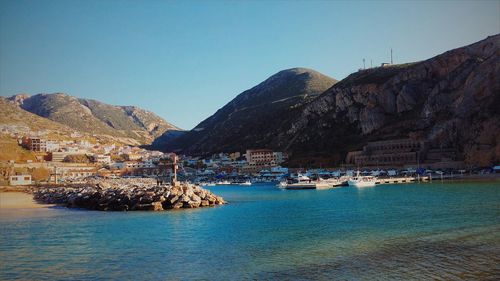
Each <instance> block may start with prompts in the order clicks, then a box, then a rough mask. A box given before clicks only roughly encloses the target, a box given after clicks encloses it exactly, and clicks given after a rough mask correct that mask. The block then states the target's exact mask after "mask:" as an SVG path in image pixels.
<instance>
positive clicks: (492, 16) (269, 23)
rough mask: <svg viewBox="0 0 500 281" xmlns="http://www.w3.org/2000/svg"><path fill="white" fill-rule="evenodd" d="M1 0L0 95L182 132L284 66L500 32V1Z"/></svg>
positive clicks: (356, 60)
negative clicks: (106, 110) (85, 108)
mask: <svg viewBox="0 0 500 281" xmlns="http://www.w3.org/2000/svg"><path fill="white" fill-rule="evenodd" d="M0 3H1V4H0V95H2V96H10V95H13V94H17V93H28V94H36V93H53V92H65V93H68V94H70V95H74V96H78V97H84V98H93V99H98V100H101V101H103V102H107V103H111V104H116V105H137V106H140V107H142V108H145V109H148V110H151V111H154V112H155V113H157V114H158V115H160V116H162V117H163V118H165V119H166V120H167V121H170V122H172V123H173V124H175V125H177V126H180V127H181V128H184V129H191V128H193V127H194V126H195V125H196V124H197V123H199V122H201V121H202V120H203V119H205V118H206V117H208V116H210V115H211V114H213V113H214V112H215V111H216V110H217V109H218V108H220V107H222V106H223V105H224V104H226V103H227V102H228V101H230V100H231V99H232V98H234V97H235V96H236V95H237V94H239V93H240V92H242V91H244V90H246V89H249V88H251V87H253V86H254V85H256V84H258V83H259V82H261V81H263V80H264V79H266V78H267V77H268V76H270V75H272V74H274V73H276V72H278V71H279V70H282V69H287V68H292V67H298V66H300V67H308V68H313V69H315V70H318V71H320V72H322V73H324V74H326V75H329V76H332V77H334V78H336V79H342V78H345V77H346V76H347V75H348V74H349V73H351V72H353V71H356V70H357V69H358V68H360V67H361V66H362V58H363V57H364V58H366V59H367V63H368V64H369V62H370V59H372V60H373V63H374V64H380V63H381V62H385V61H388V60H389V54H390V53H389V52H390V51H389V50H390V48H391V47H392V48H393V49H394V59H395V62H396V63H402V62H410V61H417V60H422V59H426V58H429V57H432V56H435V55H438V54H440V53H442V52H444V51H447V50H449V49H452V48H456V47H460V46H463V45H466V44H470V43H473V42H476V41H478V40H481V39H484V38H485V37H487V36H488V35H493V34H497V33H500V1H470V2H467V1H436V2H431V1H428V2H406V1H404V2H403V1H401V2H398V1H387V2H382V1H381V2H376V1H370V2H354V3H351V2H335V1H328V2H312V1H303V2H302V1H277V2H274V1H273V2H270V1H252V2H250V1H248V2H244V1H135V0H134V1H113V0H102V1H91V0H85V1H78V0H71V1H70V0H68V1H66V0H63V1H52V0H44V1H38V0H36V1H23V0H13V1H3V0H0ZM0 114H1V113H0Z"/></svg>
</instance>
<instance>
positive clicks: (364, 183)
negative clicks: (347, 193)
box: [347, 171, 377, 187]
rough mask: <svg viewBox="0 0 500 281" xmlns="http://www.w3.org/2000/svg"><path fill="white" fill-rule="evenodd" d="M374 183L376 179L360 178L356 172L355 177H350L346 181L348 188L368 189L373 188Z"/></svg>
mask: <svg viewBox="0 0 500 281" xmlns="http://www.w3.org/2000/svg"><path fill="white" fill-rule="evenodd" d="M376 182H377V177H374V176H361V175H360V174H359V171H358V172H357V174H356V176H355V177H352V178H350V179H349V180H348V181H347V184H349V186H355V187H370V186H375V184H376Z"/></svg>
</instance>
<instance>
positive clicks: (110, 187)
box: [33, 182, 226, 211]
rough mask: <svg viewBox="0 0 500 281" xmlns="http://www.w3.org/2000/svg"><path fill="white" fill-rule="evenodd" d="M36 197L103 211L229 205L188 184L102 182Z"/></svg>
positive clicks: (52, 190)
mask: <svg viewBox="0 0 500 281" xmlns="http://www.w3.org/2000/svg"><path fill="white" fill-rule="evenodd" d="M33 197H34V199H35V200H36V201H37V202H39V203H45V204H57V205H61V206H66V207H68V208H84V209H89V210H99V211H163V210H169V209H181V208H199V207H210V206H215V205H222V204H225V203H226V202H225V201H224V199H223V198H222V197H220V196H217V195H215V194H213V193H212V192H210V191H209V190H206V189H203V188H201V187H200V186H197V185H192V184H188V183H178V184H177V185H175V186H172V185H161V186H155V185H152V184H151V183H139V184H137V183H135V184H133V185H130V184H129V185H123V184H122V185H120V184H119V182H115V183H109V182H101V183H98V184H96V185H89V186H84V187H42V188H38V189H37V190H35V191H34V193H33Z"/></svg>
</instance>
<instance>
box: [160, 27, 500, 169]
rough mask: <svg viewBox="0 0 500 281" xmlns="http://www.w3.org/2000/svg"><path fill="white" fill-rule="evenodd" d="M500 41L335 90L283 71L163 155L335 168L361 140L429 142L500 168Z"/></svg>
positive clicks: (356, 79) (358, 78) (374, 72)
mask: <svg viewBox="0 0 500 281" xmlns="http://www.w3.org/2000/svg"><path fill="white" fill-rule="evenodd" d="M499 67H500V35H495V36H491V37H488V38H487V39H485V40H482V41H480V42H477V43H475V44H472V45H469V46H465V47H462V48H458V49H455V50H451V51H448V52H446V53H443V54H441V55H438V56H436V57H434V58H431V59H428V60H425V61H421V62H416V63H410V64H403V65H389V66H385V67H376V68H371V69H366V70H360V71H358V72H355V73H353V74H351V75H349V76H348V77H347V78H345V79H343V80H342V81H340V82H338V83H336V81H335V80H334V79H332V78H329V77H327V76H325V75H322V74H320V73H318V72H316V71H313V70H309V69H290V70H284V71H281V72H279V73H277V74H276V75H273V76H271V77H270V78H269V79H267V80H266V81H264V82H262V83H261V84H259V85H257V86H255V87H254V88H252V89H250V90H248V91H245V92H243V93H241V94H240V95H238V96H237V97H236V98H235V99H234V100H232V101H231V102H229V103H228V104H227V105H225V106H224V107H223V108H221V109H220V110H218V111H217V112H216V113H215V114H214V115H212V116H211V117H209V118H208V119H206V120H205V121H203V122H201V123H200V124H199V125H198V126H196V128H194V129H193V130H191V131H189V132H185V133H179V132H177V133H175V134H172V133H171V132H167V133H165V134H164V135H163V136H160V137H159V138H157V139H156V140H155V141H154V142H153V147H155V148H157V149H161V150H164V151H177V152H183V153H189V154H201V155H203V154H205V155H206V154H211V153H215V152H220V151H225V152H233V151H244V150H245V149H247V148H271V149H276V150H284V151H287V152H289V153H290V155H291V163H292V164H293V163H300V164H315V165H319V164H325V165H335V164H339V163H341V162H342V161H343V160H344V159H345V155H346V153H347V152H348V151H351V150H356V149H360V148H361V147H362V146H363V145H364V144H366V142H368V141H373V140H389V139H395V138H408V137H410V138H415V139H419V140H426V141H428V142H429V143H430V144H431V145H432V146H434V147H446V148H451V149H453V150H455V151H456V152H457V154H458V155H460V157H461V158H462V159H463V160H465V161H466V162H467V163H469V164H471V165H479V166H485V165H491V164H492V163H495V162H498V161H500V114H499V109H500V80H499V76H498V75H499V73H500V69H499Z"/></svg>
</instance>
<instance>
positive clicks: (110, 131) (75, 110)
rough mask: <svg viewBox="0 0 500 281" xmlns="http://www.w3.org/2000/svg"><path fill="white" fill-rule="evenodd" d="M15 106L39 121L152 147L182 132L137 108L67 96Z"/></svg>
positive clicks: (21, 99) (29, 99) (23, 98)
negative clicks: (162, 137) (156, 140)
mask: <svg viewBox="0 0 500 281" xmlns="http://www.w3.org/2000/svg"><path fill="white" fill-rule="evenodd" d="M6 100H8V101H9V102H11V103H12V104H14V105H16V106H18V107H19V108H20V109H23V110H25V111H27V112H30V113H33V114H36V115H38V116H40V117H43V118H47V119H49V120H52V121H55V122H58V123H60V124H64V125H66V126H68V127H70V128H72V129H74V130H76V131H81V132H85V133H90V134H100V135H109V136H114V137H119V138H128V139H130V140H135V142H136V144H137V145H139V144H149V143H150V142H151V141H152V140H153V139H154V138H155V137H157V136H159V135H161V134H162V133H164V132H165V131H168V130H179V128H177V127H176V126H174V125H172V124H170V123H168V122H166V121H165V120H163V119H162V118H161V117H159V116H157V115H156V114H154V113H153V112H150V111H147V110H144V109H141V108H139V107H136V106H117V105H110V104H106V103H103V102H100V101H98V100H94V99H83V98H77V97H74V96H70V95H68V94H64V93H54V94H36V95H32V96H30V95H26V94H20V95H14V96H11V97H8V98H6Z"/></svg>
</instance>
